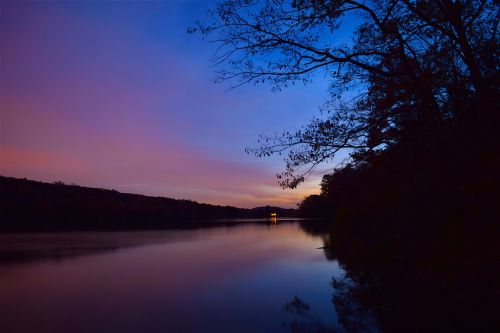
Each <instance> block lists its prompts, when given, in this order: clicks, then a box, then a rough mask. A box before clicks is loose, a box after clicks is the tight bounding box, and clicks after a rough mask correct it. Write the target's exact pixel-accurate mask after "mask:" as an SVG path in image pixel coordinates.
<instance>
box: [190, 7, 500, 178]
mask: <svg viewBox="0 0 500 333" xmlns="http://www.w3.org/2000/svg"><path fill="white" fill-rule="evenodd" d="M210 16H211V18H212V21H211V22H208V23H206V24H199V25H198V26H197V27H195V28H192V29H191V31H192V32H194V31H200V32H201V33H202V34H203V35H204V36H205V37H206V38H207V39H208V40H210V41H212V42H214V43H216V44H217V45H218V52H217V53H216V55H215V56H214V61H215V63H216V64H219V65H221V69H220V71H219V72H218V73H219V76H218V80H227V79H236V80H237V81H236V82H237V84H236V86H238V85H240V84H245V83H249V82H254V83H260V82H271V83H272V84H273V86H274V87H275V88H281V87H286V86H287V85H289V84H294V83H296V82H305V83H307V82H310V81H311V80H312V79H313V78H314V74H316V73H318V72H321V73H323V74H324V75H326V77H328V78H329V79H330V80H331V86H332V99H331V101H330V102H329V103H327V105H326V108H325V112H324V116H323V117H322V118H317V119H314V120H313V121H312V122H311V123H310V124H307V125H306V126H304V128H302V129H300V130H298V131H296V132H292V133H290V132H287V131H285V132H283V133H282V134H281V135H278V136H273V137H268V136H261V138H260V140H259V141H260V144H261V147H259V148H257V149H249V150H248V152H250V153H254V154H255V155H256V156H260V157H261V156H269V155H271V154H275V153H282V152H285V151H287V152H288V155H287V158H286V169H285V171H284V172H283V173H282V174H281V175H279V176H278V177H279V179H280V183H281V185H282V186H283V187H290V188H294V187H296V186H297V185H298V184H300V183H301V182H302V181H303V180H304V179H305V177H306V176H307V175H309V174H310V173H311V172H312V171H313V170H314V168H315V167H316V166H317V165H319V164H321V163H323V162H328V161H332V159H333V157H334V156H335V155H336V154H337V153H338V152H339V151H340V150H345V149H348V150H349V151H353V154H354V155H353V159H356V158H359V157H360V156H365V155H366V154H368V155H372V154H376V153H377V152H378V151H380V150H387V149H390V148H391V147H392V146H394V145H396V144H398V143H400V142H402V141H410V142H413V143H414V144H415V145H418V142H419V140H420V139H422V138H424V137H428V136H432V137H433V138H434V139H435V140H441V138H442V137H443V136H446V135H447V131H448V130H449V128H450V127H452V126H455V123H457V122H460V121H464V119H465V121H470V118H471V117H472V118H482V119H483V120H484V119H485V118H486V119H489V118H491V115H490V114H489V113H497V111H498V102H497V99H496V95H497V93H498V83H499V76H498V67H499V65H500V63H499V57H498V52H499V50H498V33H497V30H498V23H499V19H500V15H499V7H498V5H497V3H496V1H493V0H471V1H452V0H439V1H420V0H417V1H416V0H372V1H365V0H323V1H317V0H295V1H293V2H288V1H284V0H267V1H252V0H228V1H223V2H221V3H219V4H218V5H217V6H216V7H215V8H214V10H213V11H211V12H210ZM346 36H349V37H350V39H351V40H352V41H350V42H346V38H345V37H346ZM347 97H349V98H347ZM495 116H496V115H495ZM496 117H497V116H496ZM487 121H488V120H487ZM476 124H477V123H476Z"/></svg>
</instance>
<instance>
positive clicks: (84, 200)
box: [0, 176, 295, 232]
mask: <svg viewBox="0 0 500 333" xmlns="http://www.w3.org/2000/svg"><path fill="white" fill-rule="evenodd" d="M271 212H276V213H278V215H279V216H288V217H290V216H294V215H295V210H293V209H283V208H277V207H269V206H266V207H257V208H253V209H243V208H236V207H231V206H217V205H209V204H202V203H197V202H195V201H191V200H177V199H171V198H164V197H148V196H144V195H138V194H127V193H120V192H117V191H115V190H106V189H98V188H88V187H81V186H77V185H66V184H63V183H61V182H56V183H52V184H49V183H43V182H37V181H32V180H27V179H16V178H10V177H3V176H0V217H1V218H0V221H1V222H0V231H4V232H6V231H57V230H123V229H169V228H175V229H183V228H195V227H201V226H212V225H217V224H224V223H231V222H224V221H220V220H221V219H230V218H262V217H268V216H269V214H270V213H271ZM214 220H219V221H214Z"/></svg>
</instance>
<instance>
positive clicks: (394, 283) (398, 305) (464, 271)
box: [301, 222, 500, 333]
mask: <svg viewBox="0 0 500 333" xmlns="http://www.w3.org/2000/svg"><path fill="white" fill-rule="evenodd" d="M301 227H302V228H303V230H304V231H305V232H308V233H310V234H314V235H318V232H319V230H320V229H321V227H320V226H319V225H309V224H307V222H303V223H301ZM323 242H324V251H325V256H326V257H327V258H328V259H329V260H333V259H335V260H338V261H339V264H340V265H341V266H342V268H343V269H344V270H345V272H346V274H345V275H344V276H342V277H338V278H333V279H332V287H333V295H332V302H333V304H334V307H335V311H336V313H337V316H338V324H339V327H340V328H339V329H338V331H341V332H373V331H380V332H391V333H392V332H494V331H497V332H498V329H499V328H500V320H499V318H498V315H497V314H496V313H495V311H496V309H498V308H499V305H500V303H499V296H500V294H499V290H498V281H500V269H499V268H498V266H497V265H494V264H493V263H494V261H492V260H491V258H489V257H487V256H486V255H485V253H481V252H473V251H471V250H470V249H468V254H467V257H466V256H465V254H464V253H465V252H464V253H463V255H462V257H460V258H459V260H456V261H453V260H449V261H448V262H446V261H444V260H442V259H440V258H441V257H440V256H439V254H438V253H437V251H438V250H439V249H434V250H435V251H436V259H435V260H432V258H429V257H427V258H426V262H424V263H422V262H418V261H417V260H412V259H409V258H410V257H409V256H408V255H407V254H406V253H399V254H398V255H397V256H396V255H394V256H387V257H386V258H382V257H377V256H376V255H373V254H371V253H362V252H360V253H355V251H353V249H349V248H346V247H344V245H345V242H337V241H336V239H335V238H334V237H333V234H332V233H330V234H328V235H326V236H325V235H324V236H323ZM422 247H423V248H424V247H425V243H423V244H422ZM401 258H406V259H407V260H401ZM457 263H458V264H457ZM304 319H305V318H304ZM312 332H314V331H312Z"/></svg>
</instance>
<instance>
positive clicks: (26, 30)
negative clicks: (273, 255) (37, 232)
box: [0, 1, 328, 207]
mask: <svg viewBox="0 0 500 333" xmlns="http://www.w3.org/2000/svg"><path fill="white" fill-rule="evenodd" d="M211 5H213V3H212V2H211V1H202V2H194V1H178V2H173V1H166V2H149V1H148V2H102V1H96V2H85V1H83V2H82V1H78V2H69V1H64V2H63V1H57V2H56V1H54V2H45V1H44V2H23V1H7V2H5V1H4V2H2V3H1V4H0V6H1V13H0V29H1V37H2V38H1V49H2V54H1V55H2V57H1V59H0V61H1V73H0V74H1V75H0V83H1V86H0V97H1V101H0V102H1V126H2V133H1V148H2V150H1V165H0V171H1V174H3V175H7V176H14V177H26V178H31V179H36V180H42V181H55V180H62V181H64V182H67V183H77V184H80V185H84V186H96V187H103V188H115V189H117V190H119V191H124V192H134V193H142V194H147V195H161V196H169V197H174V198H189V199H193V200H198V201H202V202H208V203H214V204H230V205H236V206H241V207H252V206H258V205H264V204H272V205H281V206H287V207H293V206H295V204H296V203H297V202H299V201H300V200H301V199H302V198H303V196H304V195H307V194H310V193H317V192H318V191H319V188H318V183H319V180H320V177H319V176H317V177H313V178H311V179H310V180H309V181H308V182H307V183H306V184H304V185H303V186H302V187H301V188H299V189H298V190H294V191H292V190H286V191H285V190H282V189H281V188H280V187H279V186H278V184H277V181H276V177H275V174H276V173H278V172H280V171H281V170H282V169H283V167H284V163H283V160H282V157H273V158H270V159H256V158H255V157H253V156H249V155H247V154H246V153H245V152H244V148H245V147H253V146H256V145H257V136H258V135H259V134H261V133H268V134H269V133H273V132H275V131H277V132H280V131H281V130H283V129H289V130H293V129H296V128H298V127H299V126H300V125H302V124H304V123H306V122H307V121H308V120H310V119H311V118H312V117H313V116H314V115H315V114H317V112H318V109H319V106H320V105H321V104H322V103H323V102H324V101H325V99H326V98H327V88H328V83H327V82H326V81H324V80H321V79H318V80H316V81H315V83H314V84H312V85H308V86H301V85H299V86H297V85H296V86H294V87H293V88H290V89H286V90H283V91H281V92H277V93H274V92H272V91H271V87H270V86H264V85H260V86H259V85H258V86H254V85H247V86H242V87H240V88H237V89H234V90H228V88H229V87H230V86H231V82H225V83H222V84H214V83H213V79H214V77H215V74H214V68H213V67H212V66H211V63H210V56H211V55H212V53H213V51H214V47H215V46H214V45H212V44H209V43H207V42H204V41H202V40H201V38H200V36H199V35H192V34H188V33H187V28H188V27H189V26H190V25H192V24H193V23H194V22H195V21H196V20H198V19H203V18H204V17H205V13H206V11H207V9H208V8H209V7H210V6H211ZM232 83H233V84H234V82H232Z"/></svg>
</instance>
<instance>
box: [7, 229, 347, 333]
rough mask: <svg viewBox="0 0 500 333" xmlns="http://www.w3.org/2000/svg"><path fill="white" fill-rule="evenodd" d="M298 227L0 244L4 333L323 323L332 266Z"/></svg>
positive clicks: (40, 238)
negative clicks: (300, 317)
mask: <svg viewBox="0 0 500 333" xmlns="http://www.w3.org/2000/svg"><path fill="white" fill-rule="evenodd" d="M322 245H323V242H322V239H321V237H320V236H312V235H309V234H307V233H305V232H304V231H303V230H302V229H301V228H300V227H299V226H298V225H297V224H294V223H285V224H278V225H275V226H274V225H262V224H261V225H240V226H236V227H231V228H213V229H200V230H188V231H151V232H96V233H70V234H38V235H36V234H33V235H17V236H14V235H0V259H1V261H0V309H1V311H0V331H2V332H287V331H290V328H289V327H285V326H284V325H283V324H284V323H285V324H286V323H288V324H290V322H291V320H293V316H292V315H291V314H290V313H287V312H286V311H284V310H283V306H284V305H285V304H286V303H287V302H289V301H291V300H292V299H293V298H294V297H295V296H297V297H299V298H300V299H302V300H303V301H305V302H307V303H309V305H310V307H311V309H312V310H313V311H314V312H315V313H316V315H317V316H318V317H319V318H321V320H323V321H324V322H325V323H327V324H333V323H335V321H336V315H335V310H334V307H333V305H332V301H331V300H332V287H331V286H330V282H331V279H332V277H333V276H341V275H342V274H343V272H342V270H341V269H340V268H339V266H338V263H337V262H336V261H328V260H327V259H326V258H325V255H324V252H323V251H322V250H318V249H317V248H318V247H320V246H322Z"/></svg>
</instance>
